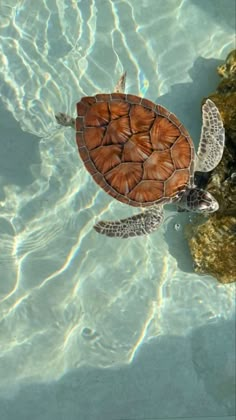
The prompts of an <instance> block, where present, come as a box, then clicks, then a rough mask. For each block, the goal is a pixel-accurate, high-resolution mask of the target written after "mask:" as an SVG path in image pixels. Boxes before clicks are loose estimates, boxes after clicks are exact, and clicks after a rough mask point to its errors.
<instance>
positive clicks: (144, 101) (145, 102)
mask: <svg viewBox="0 0 236 420" xmlns="http://www.w3.org/2000/svg"><path fill="white" fill-rule="evenodd" d="M140 104H141V105H143V106H146V107H148V108H151V109H152V110H154V109H155V104H154V103H153V102H152V101H149V99H145V98H143V99H142V100H141V102H140Z"/></svg>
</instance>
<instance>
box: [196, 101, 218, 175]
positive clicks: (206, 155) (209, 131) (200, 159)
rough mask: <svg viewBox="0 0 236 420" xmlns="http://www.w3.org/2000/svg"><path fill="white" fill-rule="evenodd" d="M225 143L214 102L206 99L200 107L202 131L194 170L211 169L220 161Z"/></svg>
mask: <svg viewBox="0 0 236 420" xmlns="http://www.w3.org/2000/svg"><path fill="white" fill-rule="evenodd" d="M224 144H225V130H224V126H223V121H222V119H221V116H220V113H219V110H218V108H217V107H216V105H215V104H214V102H212V101H211V100H210V99H207V101H206V103H205V104H204V105H203V107H202V131H201V139H200V144H199V147H198V152H197V163H196V167H195V170H196V171H200V172H209V171H212V170H213V169H214V168H215V167H216V166H217V165H218V163H219V162H220V160H221V158H222V155H223V151H224Z"/></svg>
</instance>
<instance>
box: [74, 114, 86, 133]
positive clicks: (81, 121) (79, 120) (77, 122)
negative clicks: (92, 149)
mask: <svg viewBox="0 0 236 420" xmlns="http://www.w3.org/2000/svg"><path fill="white" fill-rule="evenodd" d="M75 128H76V131H82V130H83V128H84V118H83V117H77V118H76V120H75Z"/></svg>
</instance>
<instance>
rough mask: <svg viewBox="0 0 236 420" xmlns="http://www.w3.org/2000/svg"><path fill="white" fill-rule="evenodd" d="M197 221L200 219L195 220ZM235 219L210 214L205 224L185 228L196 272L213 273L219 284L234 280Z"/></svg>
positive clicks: (235, 267) (235, 273)
mask: <svg viewBox="0 0 236 420" xmlns="http://www.w3.org/2000/svg"><path fill="white" fill-rule="evenodd" d="M198 220H199V219H198ZM235 233H236V217H233V216H220V217H219V216H218V215H217V214H214V215H212V217H210V218H209V219H208V220H207V221H206V222H205V223H203V224H200V225H198V224H197V221H195V224H194V225H192V226H191V225H190V226H189V227H188V232H187V238H188V242H189V245H190V248H191V252H192V255H193V258H194V265H195V270H196V271H197V272H198V273H202V274H205V273H207V274H212V275H213V276H214V277H216V278H217V279H218V280H219V281H221V282H222V283H232V282H234V281H235V277H236V261H235V260H236V241H235Z"/></svg>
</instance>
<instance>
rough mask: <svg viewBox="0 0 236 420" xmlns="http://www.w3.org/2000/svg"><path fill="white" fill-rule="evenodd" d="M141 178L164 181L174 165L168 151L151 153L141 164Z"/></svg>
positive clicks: (170, 173)
mask: <svg viewBox="0 0 236 420" xmlns="http://www.w3.org/2000/svg"><path fill="white" fill-rule="evenodd" d="M143 170H144V172H143V178H144V179H155V180H157V181H165V180H166V179H168V178H169V177H170V176H171V175H172V173H173V171H174V165H173V162H172V159H171V154H170V151H169V150H164V151H161V152H153V153H152V154H151V156H149V158H148V159H147V160H146V161H145V162H144V164H143Z"/></svg>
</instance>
